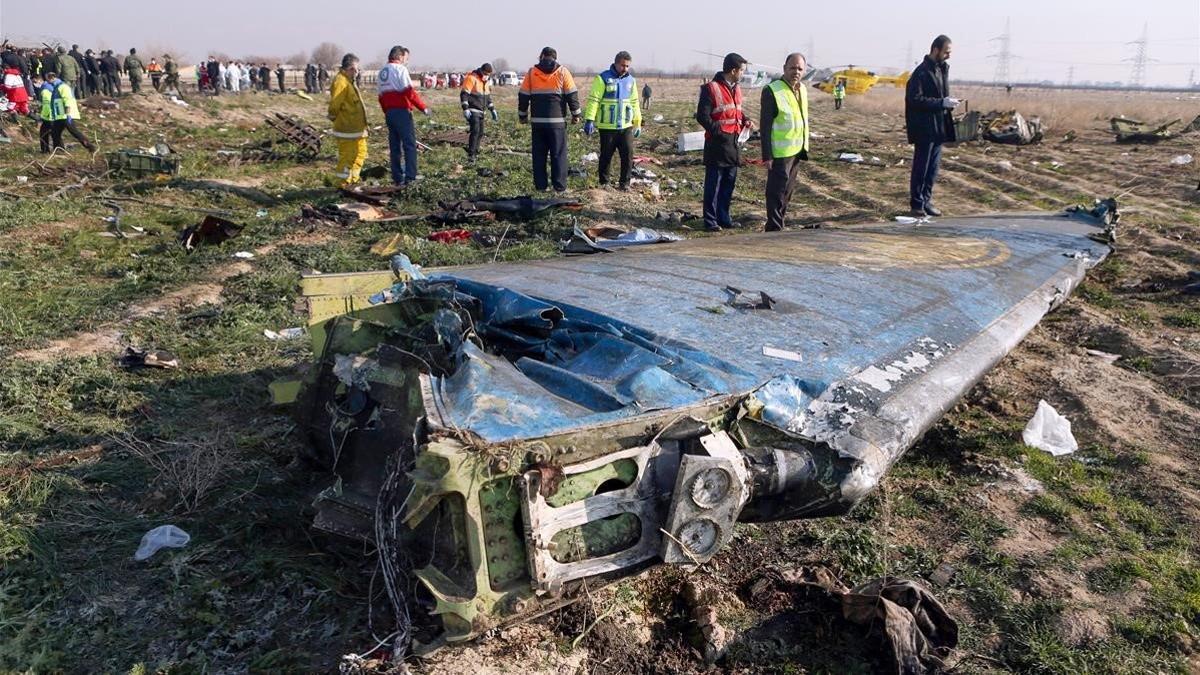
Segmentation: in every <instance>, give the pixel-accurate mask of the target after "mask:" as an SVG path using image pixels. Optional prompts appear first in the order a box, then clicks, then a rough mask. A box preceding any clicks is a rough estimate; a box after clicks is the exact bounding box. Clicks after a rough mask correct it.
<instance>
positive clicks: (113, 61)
mask: <svg viewBox="0 0 1200 675" xmlns="http://www.w3.org/2000/svg"><path fill="white" fill-rule="evenodd" d="M100 62H101V63H102V64H103V65H104V75H105V77H106V78H108V88H109V89H110V90H111V94H112V96H120V95H121V62H120V61H118V60H117V57H116V56H115V55H113V50H111V49H109V50H106V51H105V52H104V58H102V59H100Z"/></svg>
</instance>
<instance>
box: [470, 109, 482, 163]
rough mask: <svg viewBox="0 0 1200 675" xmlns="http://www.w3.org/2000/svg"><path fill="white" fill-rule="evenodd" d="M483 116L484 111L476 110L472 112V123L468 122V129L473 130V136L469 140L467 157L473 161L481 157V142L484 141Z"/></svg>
mask: <svg viewBox="0 0 1200 675" xmlns="http://www.w3.org/2000/svg"><path fill="white" fill-rule="evenodd" d="M483 116H484V113H483V111H480V110H474V111H472V112H471V121H470V122H467V127H468V128H469V129H470V130H471V135H470V136H469V137H468V138H467V157H470V158H471V159H475V157H476V156H478V155H479V142H480V141H482V140H483V127H484V121H483Z"/></svg>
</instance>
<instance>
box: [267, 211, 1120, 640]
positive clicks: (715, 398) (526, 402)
mask: <svg viewBox="0 0 1200 675" xmlns="http://www.w3.org/2000/svg"><path fill="white" fill-rule="evenodd" d="M1116 219H1117V218H1116V207H1115V204H1114V203H1113V202H1112V201H1111V200H1110V201H1107V202H1098V203H1097V207H1096V208H1095V209H1094V210H1092V211H1090V212H1086V211H1084V210H1082V209H1080V210H1076V211H1075V212H1074V213H1066V214H1061V215H1059V214H1047V213H1042V214H1032V215H1031V214H1001V215H995V216H981V217H970V218H947V219H942V220H939V221H937V222H936V223H928V224H917V225H896V224H890V225H875V226H862V227H853V228H836V229H819V230H801V231H793V232H786V233H779V234H745V235H735V236H727V237H717V238H706V239H692V240H688V241H683V242H678V243H671V244H665V245H654V246H642V247H632V248H630V249H627V250H622V251H619V252H614V253H601V254H594V255H591V256H587V257H576V258H557V259H550V260H541V261H537V262H523V263H512V264H496V265H481V266H473V267H461V268H452V269H445V270H440V271H438V272H437V273H434V274H430V275H429V276H426V275H425V274H423V273H422V272H421V271H420V270H419V269H417V268H415V267H414V266H412V265H411V264H409V263H408V261H407V259H405V258H403V257H399V258H397V260H396V261H394V262H393V270H392V271H383V272H371V273H365V274H330V275H312V276H308V277H306V278H305V279H304V280H303V281H302V289H303V292H304V294H305V295H306V296H308V300H309V303H310V313H311V316H310V331H311V334H312V337H313V345H314V352H315V354H316V364H315V366H314V367H313V369H312V371H311V372H310V374H309V375H308V376H307V379H306V380H305V381H304V382H302V383H299V387H297V386H295V385H296V384H297V383H291V385H292V386H287V385H286V383H280V384H279V385H278V386H276V387H275V394H276V396H277V400H283V401H286V400H289V399H291V400H294V401H295V412H296V415H297V418H298V419H299V420H301V421H302V423H303V425H304V426H305V427H306V428H307V429H308V431H309V432H310V435H311V438H312V445H311V450H310V452H311V459H312V460H314V461H315V462H317V463H318V464H320V465H321V466H323V467H324V468H326V469H328V470H329V471H331V472H332V473H333V474H334V475H333V476H332V477H331V483H332V486H331V487H330V488H329V489H327V490H325V491H324V492H323V493H322V494H321V495H320V496H319V498H318V499H317V511H318V515H317V517H316V526H317V527H319V528H321V529H324V530H327V531H330V532H334V533H339V534H343V535H347V536H350V537H357V538H361V539H363V540H366V541H369V542H372V543H373V544H374V545H375V546H376V547H377V549H378V552H379V556H380V565H381V573H382V577H383V581H384V583H385V585H386V587H387V590H388V594H389V596H390V598H391V601H392V604H393V606H394V608H395V611H396V618H397V621H398V623H399V634H400V639H401V640H404V644H405V645H407V644H408V642H407V640H408V639H413V640H414V642H413V645H414V646H413V649H414V651H416V652H418V653H420V652H423V651H429V650H431V649H433V648H436V647H438V646H441V645H444V644H446V643H452V642H457V641H462V640H467V639H470V638H473V637H475V636H478V635H480V634H481V633H483V632H485V631H487V630H489V629H491V628H494V627H497V626H501V625H505V624H510V623H514V622H519V621H523V620H527V619H530V618H533V617H535V616H537V615H539V614H541V613H544V612H546V611H548V610H550V609H553V608H555V607H558V606H561V605H563V604H566V603H568V602H571V601H572V600H574V599H575V598H576V597H577V595H578V594H579V593H581V592H582V591H581V588H582V584H583V583H584V581H585V580H587V582H588V583H589V584H590V585H591V586H592V587H593V588H594V587H595V585H596V584H598V583H599V584H603V583H607V582H610V581H613V580H615V579H618V578H621V577H626V576H630V575H632V574H635V573H637V572H639V571H641V570H643V569H645V568H647V567H649V566H652V565H655V564H659V563H664V562H665V563H668V564H679V565H685V566H695V565H702V564H704V563H705V562H707V561H709V560H710V559H712V558H713V556H715V555H716V554H717V553H718V552H719V551H720V550H721V548H722V547H723V546H724V545H725V544H727V543H728V542H729V540H730V538H731V536H732V534H733V530H734V527H735V525H736V523H737V522H738V521H747V522H761V521H772V520H787V519H796V518H814V517H821V516H833V515H838V514H844V513H846V512H847V511H848V510H850V509H851V508H852V507H853V506H854V505H855V504H856V503H857V502H859V501H860V500H862V499H863V498H864V497H865V496H866V495H867V494H869V493H870V492H871V491H872V490H873V489H874V488H875V487H876V486H877V485H878V484H879V482H880V481H881V480H882V479H883V477H884V475H885V474H886V473H887V471H888V469H889V468H890V467H891V466H892V464H894V463H895V462H896V461H897V460H898V459H900V457H901V456H902V455H903V454H904V452H905V451H906V450H907V449H908V448H909V447H911V446H912V445H913V444H914V443H915V442H916V441H917V440H918V439H919V438H920V437H921V435H922V434H923V433H924V432H925V431H926V430H927V429H929V427H930V426H932V425H933V424H934V423H935V422H936V421H937V420H938V419H939V418H940V417H941V416H942V415H943V414H944V413H945V412H946V411H947V410H948V409H949V408H950V407H951V406H953V405H954V404H955V402H956V401H957V400H958V399H959V398H960V397H962V396H963V395H964V394H965V393H966V392H967V391H968V390H969V389H970V388H971V386H972V385H973V384H974V383H975V382H976V381H978V380H979V379H980V378H981V377H982V376H983V375H984V374H985V373H987V372H988V370H990V369H991V368H992V367H993V366H995V364H996V363H997V362H998V361H999V360H1000V359H1001V358H1003V357H1004V356H1005V355H1006V354H1007V353H1008V352H1009V351H1010V350H1012V349H1013V348H1014V347H1015V346H1016V345H1017V344H1018V343H1019V342H1020V340H1021V339H1022V338H1023V337H1024V336H1025V335H1026V334H1027V333H1028V332H1029V331H1030V330H1031V329H1032V328H1033V327H1034V326H1035V325H1036V324H1037V323H1038V322H1039V321H1040V320H1041V318H1042V316H1044V315H1045V314H1046V313H1047V312H1048V311H1050V310H1051V309H1052V308H1054V307H1055V306H1057V305H1058V304H1059V303H1061V302H1062V301H1063V300H1064V299H1065V298H1066V297H1067V296H1068V295H1069V294H1070V293H1071V291H1072V290H1073V289H1074V288H1075V287H1076V285H1077V284H1078V283H1079V282H1080V280H1081V279H1082V278H1083V276H1084V274H1085V272H1086V271H1087V270H1088V269H1089V268H1091V267H1092V266H1094V265H1096V264H1097V263H1099V262H1100V261H1101V260H1103V259H1104V258H1105V257H1106V256H1107V255H1108V254H1109V253H1110V251H1111V249H1110V247H1109V245H1108V243H1107V242H1111V241H1113V232H1114V229H1115V226H1116ZM410 629H411V630H410ZM402 649H403V648H401V650H402Z"/></svg>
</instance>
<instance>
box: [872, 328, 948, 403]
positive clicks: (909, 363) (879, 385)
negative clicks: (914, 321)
mask: <svg viewBox="0 0 1200 675" xmlns="http://www.w3.org/2000/svg"><path fill="white" fill-rule="evenodd" d="M926 339H928V338H922V340H926ZM941 355H942V353H941V351H937V350H935V351H933V352H931V353H930V354H929V356H926V355H924V354H922V353H920V352H915V351H913V352H909V353H908V356H906V357H905V358H903V359H898V360H896V361H893V362H891V363H890V364H888V365H887V366H884V367H883V368H879V367H878V366H870V367H868V368H865V369H863V370H862V372H860V373H858V374H857V375H855V376H854V379H855V380H857V381H859V382H862V383H864V384H868V385H870V386H872V387H874V388H875V389H877V390H879V391H881V392H884V393H887V392H889V391H891V390H892V384H893V383H895V382H899V381H900V380H902V379H904V376H905V375H908V374H911V373H918V372H923V371H924V370H925V369H926V368H928V367H929V365H930V363H932V361H931V360H930V359H931V358H932V359H934V360H936V359H937V358H939V357H940V356H941Z"/></svg>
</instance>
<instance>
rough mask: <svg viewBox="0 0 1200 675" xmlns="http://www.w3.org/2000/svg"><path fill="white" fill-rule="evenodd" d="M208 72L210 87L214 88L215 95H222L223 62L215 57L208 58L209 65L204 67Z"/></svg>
mask: <svg viewBox="0 0 1200 675" xmlns="http://www.w3.org/2000/svg"><path fill="white" fill-rule="evenodd" d="M204 69H205V70H206V71H208V86H209V87H212V91H213V95H215V96H220V95H221V62H220V61H218V60H216V59H215V58H213V57H211V56H210V57H208V64H207V65H206V66H205V67H204Z"/></svg>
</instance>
